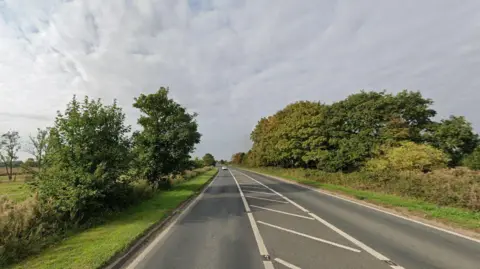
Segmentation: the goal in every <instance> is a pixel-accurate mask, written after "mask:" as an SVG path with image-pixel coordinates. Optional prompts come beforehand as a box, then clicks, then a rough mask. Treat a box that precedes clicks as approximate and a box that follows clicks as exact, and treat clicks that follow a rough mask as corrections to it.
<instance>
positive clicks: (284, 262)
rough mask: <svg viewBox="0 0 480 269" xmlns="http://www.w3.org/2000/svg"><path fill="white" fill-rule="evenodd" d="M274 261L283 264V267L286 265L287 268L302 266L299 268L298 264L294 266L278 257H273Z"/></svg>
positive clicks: (295, 268)
mask: <svg viewBox="0 0 480 269" xmlns="http://www.w3.org/2000/svg"><path fill="white" fill-rule="evenodd" d="M275 261H276V262H278V263H280V264H283V265H284V266H285V267H288V268H290V269H302V268H300V267H298V266H295V265H293V264H291V263H289V262H286V261H284V260H282V259H280V258H275Z"/></svg>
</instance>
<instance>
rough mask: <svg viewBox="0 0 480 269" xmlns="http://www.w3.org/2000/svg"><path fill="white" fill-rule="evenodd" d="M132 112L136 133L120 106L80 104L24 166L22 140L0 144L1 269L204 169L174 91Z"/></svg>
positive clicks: (34, 146) (33, 148)
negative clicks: (136, 114) (195, 157)
mask: <svg viewBox="0 0 480 269" xmlns="http://www.w3.org/2000/svg"><path fill="white" fill-rule="evenodd" d="M133 106H134V107H135V108H137V109H138V110H139V112H140V118H139V119H138V126H139V127H140V128H139V130H135V131H133V132H132V130H131V127H130V126H128V125H126V124H125V114H124V113H123V111H122V109H121V108H120V107H119V106H118V105H117V103H116V102H113V103H112V104H110V105H105V104H104V103H102V101H101V100H91V99H89V98H88V97H85V98H83V100H78V99H77V98H76V97H74V98H73V99H72V100H71V101H70V102H69V103H68V104H67V106H66V109H65V111H63V112H58V114H57V117H56V118H55V120H54V122H53V124H52V126H51V127H48V128H44V129H38V132H37V134H36V135H34V136H30V137H29V138H30V143H29V147H28V148H27V149H26V151H27V152H29V153H31V154H32V156H34V158H31V159H29V160H27V161H26V162H24V163H23V162H20V161H19V160H18V152H19V150H20V149H21V144H20V135H19V133H18V132H16V131H8V132H6V133H5V134H3V135H2V136H1V138H0V161H1V163H2V167H0V168H1V169H2V170H3V169H4V171H5V177H2V178H0V267H3V266H5V265H8V264H12V263H15V262H18V261H20V260H23V259H25V258H27V257H28V256H30V255H32V254H35V253H39V252H40V251H42V250H43V249H44V248H46V247H48V246H50V245H52V244H54V243H55V242H58V241H60V240H62V239H64V238H66V237H68V236H69V235H71V234H72V233H78V232H79V231H82V230H85V229H88V228H90V227H96V226H97V225H98V224H101V223H105V221H106V220H109V219H110V218H112V216H115V215H116V214H118V212H122V211H124V210H126V209H127V210H128V209H129V208H132V206H135V205H139V204H140V203H141V202H142V201H146V200H151V199H153V198H152V197H157V195H159V193H160V194H161V193H162V192H165V191H168V190H170V189H171V188H172V186H173V184H174V183H175V182H177V181H179V180H185V179H186V178H191V177H192V175H197V173H198V171H192V170H195V169H198V168H201V167H204V166H205V165H204V163H203V162H202V163H201V164H200V163H199V162H195V161H194V160H191V157H190V154H191V152H193V150H194V148H195V145H196V144H197V143H198V142H199V141H200V137H201V135H200V133H198V131H197V128H198V126H197V123H196V120H195V117H196V114H190V113H188V112H187V111H186V108H184V107H183V106H181V105H180V104H178V103H176V102H175V101H174V100H172V99H170V98H169V97H168V89H166V88H160V90H159V91H157V92H156V93H153V94H148V95H144V94H142V95H140V96H139V97H137V98H135V100H134V102H133ZM22 146H23V145H22ZM186 186H188V185H186ZM159 201H163V200H159ZM166 203H170V202H168V201H167V202H166ZM172 203H173V202H172Z"/></svg>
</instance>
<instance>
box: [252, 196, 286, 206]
mask: <svg viewBox="0 0 480 269" xmlns="http://www.w3.org/2000/svg"><path fill="white" fill-rule="evenodd" d="M245 197H246V198H251V199H257V200H265V201H270V202H276V203H281V204H288V202H284V201H280V200H276V199H268V198H263V197H255V196H248V195H245Z"/></svg>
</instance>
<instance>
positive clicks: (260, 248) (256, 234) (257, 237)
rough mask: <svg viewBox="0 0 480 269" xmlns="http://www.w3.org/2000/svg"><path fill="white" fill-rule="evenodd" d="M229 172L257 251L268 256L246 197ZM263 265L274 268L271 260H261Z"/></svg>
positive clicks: (267, 268) (269, 268)
mask: <svg viewBox="0 0 480 269" xmlns="http://www.w3.org/2000/svg"><path fill="white" fill-rule="evenodd" d="M229 172H230V175H232V177H233V180H234V181H235V184H236V185H237V188H238V192H239V193H240V197H241V198H242V201H243V205H244V206H245V211H247V216H248V220H249V221H250V226H252V230H253V235H254V237H255V241H257V247H258V251H259V252H260V255H261V256H269V255H268V251H267V247H265V243H264V242H263V238H262V235H261V234H260V230H259V229H258V227H257V223H256V222H255V219H254V218H253V214H252V213H251V212H250V207H249V206H248V203H247V199H246V198H245V195H244V194H243V192H242V189H241V188H240V185H239V184H238V181H237V179H236V178H235V176H234V175H233V174H232V172H231V171H230V170H229ZM263 266H264V267H265V269H274V267H273V263H272V262H271V261H263Z"/></svg>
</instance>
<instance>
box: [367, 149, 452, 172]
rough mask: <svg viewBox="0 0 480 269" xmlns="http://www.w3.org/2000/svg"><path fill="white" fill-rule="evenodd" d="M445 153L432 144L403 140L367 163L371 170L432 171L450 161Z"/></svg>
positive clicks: (368, 168)
mask: <svg viewBox="0 0 480 269" xmlns="http://www.w3.org/2000/svg"><path fill="white" fill-rule="evenodd" d="M448 161H449V160H448V158H447V156H446V154H445V153H443V152H442V151H441V150H438V149H436V148H434V147H432V146H429V145H424V144H416V143H413V142H410V141H408V142H402V143H400V146H398V147H393V148H390V149H387V150H385V154H384V155H383V156H380V157H378V158H374V159H371V160H369V161H367V163H366V169H367V170H369V171H383V170H400V171H403V170H416V171H423V172H426V171H431V170H433V169H435V168H442V167H445V166H446V165H447V163H448Z"/></svg>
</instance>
